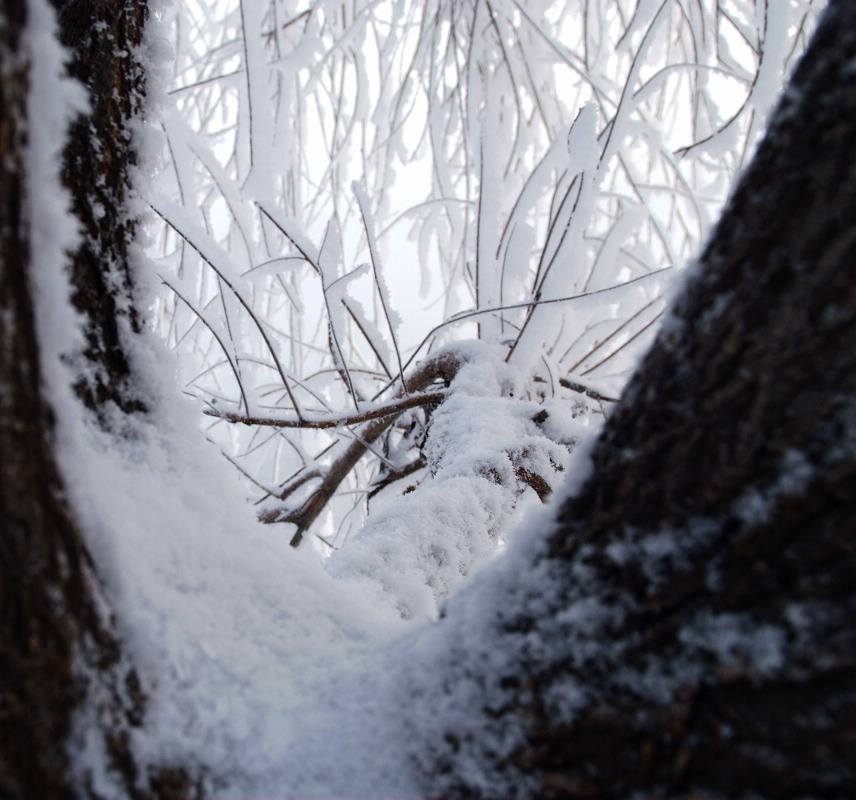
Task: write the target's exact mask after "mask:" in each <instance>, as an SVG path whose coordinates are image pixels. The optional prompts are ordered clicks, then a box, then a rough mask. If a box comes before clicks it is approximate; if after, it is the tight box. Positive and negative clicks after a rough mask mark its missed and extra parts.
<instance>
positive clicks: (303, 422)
mask: <svg viewBox="0 0 856 800" xmlns="http://www.w3.org/2000/svg"><path fill="white" fill-rule="evenodd" d="M445 397H446V393H445V392H430V393H429V394H418V395H410V396H409V397H403V398H401V399H399V400H395V401H393V402H391V403H389V404H387V405H385V406H379V407H377V408H372V409H369V410H368V411H360V412H359V413H357V414H350V415H348V416H332V417H331V416H327V417H322V418H320V419H306V418H305V417H304V418H303V419H276V418H274V417H251V416H247V415H246V414H236V413H234V412H232V411H220V410H218V409H216V408H206V409H205V411H204V412H203V413H205V414H207V415H208V416H209V417H217V418H218V419H223V420H226V422H238V423H240V424H242V425H268V426H270V427H272V428H312V429H315V430H319V429H326V428H338V427H340V426H342V425H360V424H361V423H363V422H369V421H371V420H373V419H382V418H384V417H392V416H398V415H399V414H401V413H402V412H404V411H407V410H408V409H411V408H417V407H419V406H428V405H436V404H437V403H442V402H443V400H444V399H445Z"/></svg>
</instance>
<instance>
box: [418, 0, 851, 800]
mask: <svg viewBox="0 0 856 800" xmlns="http://www.w3.org/2000/svg"><path fill="white" fill-rule="evenodd" d="M854 156H856V5H854V4H853V3H851V2H848V1H845V0H837V1H836V0H833V2H832V3H831V4H830V7H829V9H828V11H827V13H826V15H825V17H824V20H823V22H822V24H821V26H820V28H819V29H818V31H817V33H816V35H815V37H814V40H813V43H812V45H811V46H810V49H809V51H808V53H807V55H806V56H805V58H804V60H803V62H802V63H801V65H800V66H799V68H798V70H797V72H796V74H795V75H794V78H793V81H792V83H791V85H790V87H789V88H788V90H787V91H786V92H785V94H784V97H783V99H782V101H781V103H780V106H779V108H778V110H777V112H776V114H775V115H774V117H773V119H772V121H771V124H770V129H769V133H768V135H767V137H766V139H765V141H764V143H763V144H762V146H761V148H760V150H759V152H758V154H757V155H756V157H755V159H754V161H753V162H752V165H751V167H750V168H749V169H748V170H747V172H746V173H745V175H744V176H743V178H742V180H741V182H740V185H739V187H738V189H737V190H736V192H735V193H734V195H733V197H732V199H731V201H730V203H729V206H728V208H727V210H726V212H725V213H724V215H723V217H722V219H721V221H720V223H719V225H718V226H717V228H716V230H715V232H714V233H713V236H712V239H711V242H710V244H709V246H708V247H707V249H706V251H705V253H704V255H703V256H702V258H701V263H700V264H699V265H698V266H697V267H695V268H693V270H692V274H691V275H690V277H689V278H688V279H687V281H686V285H685V287H684V289H683V291H682V293H681V295H680V297H679V299H678V302H677V303H676V305H675V307H674V308H673V310H672V312H671V316H670V318H669V320H668V321H667V322H666V323H665V325H664V328H663V330H662V332H661V333H660V335H659V338H658V339H657V342H656V344H655V345H654V347H653V348H652V350H651V352H650V353H649V355H648V356H647V358H646V359H645V360H644V362H643V364H642V365H641V367H640V369H639V370H638V372H637V374H636V376H635V378H634V379H633V381H632V382H631V384H630V385H629V387H628V389H627V391H626V393H625V395H624V397H623V399H622V402H621V404H620V407H619V408H618V410H617V411H616V412H615V414H614V416H613V417H612V418H611V419H610V420H609V422H608V423H607V425H606V426H605V428H604V431H603V433H602V435H601V437H600V439H599V441H598V442H597V443H596V444H595V445H594V449H593V451H592V454H591V456H590V470H589V472H588V475H587V477H586V479H585V481H584V482H583V483H582V485H581V486H580V487H579V488H578V490H577V491H576V492H575V493H573V494H572V496H570V497H569V499H568V500H567V501H566V502H565V503H564V504H563V505H562V506H561V507H560V508H559V509H558V510H557V511H556V519H555V520H551V521H550V522H549V523H547V524H548V525H551V526H552V529H551V532H550V533H549V535H548V536H547V537H546V539H545V537H544V531H543V529H542V530H541V531H533V532H532V536H531V537H529V544H528V547H529V550H528V552H523V554H522V555H521V549H522V550H523V551H526V548H527V545H521V546H520V549H518V551H517V556H516V557H514V556H512V558H511V563H510V565H507V566H505V567H502V568H500V569H499V570H496V571H495V573H494V575H493V576H492V577H490V578H487V579H485V580H484V581H483V582H482V585H481V586H476V587H472V589H471V591H469V592H465V593H464V596H463V597H459V598H456V601H453V602H452V603H451V604H450V607H449V609H448V611H447V618H446V620H445V621H444V622H443V623H441V625H439V626H438V628H439V629H441V630H442V629H443V627H446V628H450V630H447V631H446V633H445V634H438V635H443V636H444V637H445V641H446V642H451V643H452V645H451V647H450V649H451V651H452V652H451V654H450V653H448V652H447V653H446V654H445V655H444V656H443V657H442V659H441V665H436V664H435V665H433V666H434V668H436V670H437V671H438V673H440V674H442V676H443V677H442V678H441V679H439V680H440V682H441V686H440V692H441V693H445V694H447V695H450V696H453V697H456V698H458V702H459V703H460V704H461V705H462V706H463V707H465V708H468V709H472V708H473V700H472V698H473V697H477V698H479V699H478V700H477V702H476V704H475V705H476V707H477V708H478V707H480V708H481V711H480V712H479V713H478V714H477V715H476V716H475V717H467V716H461V715H458V716H453V720H454V721H453V722H451V723H450V722H449V718H448V715H447V716H446V718H445V720H444V721H441V724H440V725H439V726H438V727H437V728H435V729H434V736H435V741H434V742H433V743H432V747H431V752H430V753H428V754H426V756H425V761H424V762H423V763H424V765H425V768H426V769H427V770H430V771H431V772H433V773H434V774H439V775H440V776H441V777H440V778H438V779H435V780H434V781H433V782H432V784H431V785H432V786H433V791H434V792H435V793H445V794H446V795H447V796H454V797H460V796H491V797H496V796H503V797H506V796H507V797H512V796H523V797H535V796H537V797H544V798H552V797H555V798H558V797H563V798H572V797H629V796H634V797H637V796H639V797H643V796H644V797H649V796H658V797H659V796H670V797H690V796H692V797H745V796H753V797H842V798H843V797H845V796H851V795H852V791H853V787H854V785H856V761H854V759H853V753H854V743H856V731H854V726H853V722H854V719H856V717H854V711H856V707H854V701H856V584H855V583H854V576H856V550H854V546H853V531H854V527H853V526H854V520H856V495H854V491H853V490H854V486H856V261H854V254H856V158H854ZM539 534H540V535H539ZM521 559H522V561H521ZM485 608H488V609H489V611H488V612H487V614H486V615H485V616H486V619H484V620H482V621H481V622H477V623H476V625H475V626H474V625H473V618H474V617H477V616H478V614H484V609H485ZM456 631H457V632H458V633H457V635H456V634H455V632H456ZM419 669H421V670H425V669H426V667H425V664H424V661H423V662H422V663H421V664H420V667H419ZM410 677H411V680H415V681H416V683H417V685H418V682H419V681H418V680H417V679H413V677H412V676H410ZM423 682H424V681H423ZM418 691H419V690H418V689H417V692H418ZM433 691H437V689H436V687H435V689H434V690H433ZM467 701H468V702H467ZM435 702H436V701H435ZM452 705H454V703H453V704H452ZM444 707H446V706H445V704H444ZM422 724H423V728H424V724H425V719H424V717H423V718H422Z"/></svg>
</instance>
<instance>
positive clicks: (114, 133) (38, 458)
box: [0, 0, 188, 800]
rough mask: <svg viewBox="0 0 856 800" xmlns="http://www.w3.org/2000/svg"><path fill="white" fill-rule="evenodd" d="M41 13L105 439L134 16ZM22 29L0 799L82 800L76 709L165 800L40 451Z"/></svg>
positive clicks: (8, 385)
mask: <svg viewBox="0 0 856 800" xmlns="http://www.w3.org/2000/svg"><path fill="white" fill-rule="evenodd" d="M56 6H57V8H58V9H59V10H60V12H61V13H60V25H61V38H62V39H63V41H64V43H65V44H66V45H67V46H68V47H69V48H70V50H71V53H72V56H73V60H72V64H71V65H70V69H71V71H72V73H73V74H74V76H75V77H76V78H78V79H79V80H80V81H81V82H82V83H83V84H84V86H85V87H86V88H87V89H88V90H89V96H90V102H91V111H90V113H89V114H87V115H81V116H80V118H79V119H78V121H77V122H76V123H75V124H74V126H73V130H72V131H71V132H70V135H69V137H68V145H67V148H66V150H65V154H64V172H63V179H64V183H65V184H66V186H67V187H68V189H69V191H70V193H71V196H72V200H73V210H74V213H75V215H76V217H77V218H78V220H79V221H80V223H81V233H82V236H81V246H80V248H79V249H78V251H77V252H76V253H75V254H73V257H72V264H71V273H70V275H69V276H68V277H69V279H70V281H71V286H72V287H73V293H74V302H75V305H76V306H77V308H78V310H79V311H80V312H81V313H82V314H83V316H84V320H85V329H86V334H85V335H86V344H87V346H86V352H85V353H84V354H81V356H80V358H81V359H82V360H83V362H85V363H86V364H87V366H86V369H84V370H82V373H84V374H87V375H89V376H90V377H89V378H88V379H87V381H86V382H85V383H84V382H81V384H80V385H79V386H78V387H77V390H78V394H79V395H80V397H81V398H82V400H83V402H85V403H86V405H87V406H88V407H89V408H90V409H92V410H93V411H95V412H96V414H97V416H98V417H100V418H101V419H102V422H103V423H104V424H108V420H109V424H111V425H115V423H116V420H117V418H121V414H126V413H133V412H139V411H141V410H143V408H144V403H143V401H142V400H141V399H140V398H139V397H138V396H136V394H135V392H134V390H133V389H132V388H131V387H130V386H129V384H128V381H127V378H128V376H129V375H130V372H131V369H130V366H129V361H128V358H127V357H126V355H125V352H126V351H125V346H124V345H123V338H122V337H123V336H125V335H129V333H132V332H133V331H134V330H136V329H137V328H138V322H137V319H136V317H135V312H134V310H133V308H134V306H133V302H132V300H133V285H132V281H131V278H130V271H129V267H128V248H129V245H130V244H131V242H132V238H133V234H134V224H135V223H134V219H133V217H132V216H129V214H128V213H127V209H126V201H127V192H128V188H129V186H130V179H131V171H132V169H133V166H134V165H135V163H136V151H135V149H134V143H133V141H132V135H131V123H130V121H131V120H132V118H133V117H134V115H136V114H138V113H139V111H140V109H141V106H142V103H143V101H144V99H145V91H144V90H145V82H144V73H143V69H142V66H141V64H140V63H139V62H138V55H137V54H138V53H139V45H140V42H141V40H142V34H143V27H144V24H145V21H146V16H147V9H146V4H145V2H142V0H109V1H108V2H89V0H79V2H60V0H57V2H56ZM30 13H31V7H30V6H28V4H26V3H21V2H14V1H12V0H3V2H2V4H0V163H2V164H3V169H2V171H0V220H2V225H0V453H2V454H3V455H2V461H0V570H2V573H0V575H2V577H0V610H2V611H1V612H0V613H2V616H0V637H2V648H0V795H2V796H3V797H10V798H16V797H17V798H45V799H46V800H47V799H48V798H70V797H73V796H76V795H77V794H78V793H84V792H88V789H87V787H86V786H85V778H83V784H84V785H82V784H81V782H80V781H78V782H77V785H76V786H72V781H71V780H70V777H69V770H70V767H71V765H70V764H69V758H68V753H67V749H66V748H67V743H68V739H69V735H70V733H71V730H72V719H73V715H74V714H75V712H77V711H79V710H80V709H81V707H82V705H83V704H84V703H85V704H86V706H87V709H88V718H89V719H90V720H92V721H94V724H96V725H97V726H98V728H99V731H98V733H99V735H100V736H102V737H103V743H104V749H105V752H106V755H107V759H108V761H109V763H110V765H111V767H112V768H113V769H114V770H115V771H116V774H117V776H118V777H119V780H120V782H123V783H124V786H125V787H126V790H127V791H126V795H127V796H128V797H134V798H144V797H164V798H166V797H175V798H178V797H181V796H184V795H186V794H187V789H188V783H187V780H186V778H185V777H184V776H183V775H182V774H180V773H176V772H175V771H160V772H157V771H155V772H153V773H152V774H151V775H150V776H148V781H147V782H148V785H149V788H150V791H147V790H144V789H140V788H139V786H138V777H139V776H138V768H137V765H136V764H135V762H134V758H133V755H132V754H131V753H130V751H129V747H128V730H129V728H131V727H133V726H136V725H140V724H141V722H142V718H143V714H144V709H145V697H144V694H143V691H142V689H141V687H140V685H139V680H138V678H137V675H136V673H135V671H134V669H133V667H132V665H129V664H128V663H127V662H126V661H125V660H124V659H123V657H122V654H121V648H120V646H119V643H118V641H117V639H116V637H115V635H114V633H113V620H112V618H111V615H110V612H109V604H108V603H107V601H106V600H105V597H104V596H103V593H102V591H101V588H100V585H99V581H98V577H97V574H96V570H95V567H94V565H93V563H92V559H91V557H90V556H89V553H88V552H87V549H86V545H85V544H84V540H83V537H82V536H81V531H80V529H79V527H78V525H77V523H76V521H75V519H74V515H73V513H72V510H71V509H70V508H69V505H68V503H67V501H66V500H65V496H64V488H63V481H62V477H61V474H60V471H59V469H58V465H57V461H56V458H55V454H54V450H53V448H54V440H53V413H52V410H51V407H50V402H49V399H47V398H45V397H44V396H43V385H42V381H43V379H42V375H43V370H42V364H41V358H42V354H40V352H39V349H38V344H37V342H38V337H37V327H36V319H35V309H34V298H33V294H32V291H33V283H32V277H31V275H30V266H31V264H30V261H31V247H32V240H31V226H30V219H29V209H28V206H27V202H28V201H27V175H26V157H27V146H28V119H27V97H28V91H29V88H30V82H31V81H30V77H31V58H32V56H33V54H32V53H30V52H28V51H27V46H26V31H27V23H28V16H29V14H30ZM54 133H55V135H58V134H59V133H60V132H59V131H56V132H54ZM63 279H64V278H63V277H62V276H61V275H60V273H59V272H58V273H57V280H63ZM125 320H127V324H125ZM111 406H115V407H116V408H118V409H119V411H120V413H119V414H118V415H117V414H116V413H115V412H114V411H111V410H110V407H111ZM105 609H107V610H106V611H105ZM143 785H145V781H144V782H143ZM88 793H89V794H91V792H88Z"/></svg>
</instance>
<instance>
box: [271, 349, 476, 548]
mask: <svg viewBox="0 0 856 800" xmlns="http://www.w3.org/2000/svg"><path fill="white" fill-rule="evenodd" d="M461 364H462V359H461V357H460V356H458V355H455V354H453V353H443V354H442V355H439V356H436V357H434V358H432V359H430V360H428V361H425V362H423V363H422V364H421V365H420V366H419V368H418V369H417V370H416V371H415V372H414V373H413V374H412V375H411V377H410V378H409V379H408V380H407V391H408V392H410V393H412V394H415V393H418V392H422V391H424V390H425V389H426V388H427V387H428V386H430V385H431V384H432V383H434V382H435V381H438V380H442V381H443V382H445V383H446V384H448V383H449V382H450V381H451V380H452V379H453V378H454V377H455V375H456V374H457V372H458V370H459V369H460V367H461ZM438 394H440V400H442V399H443V398H444V397H445V394H443V393H438ZM420 396H421V397H424V396H426V395H417V397H420ZM398 397H399V398H401V399H402V400H405V399H410V398H403V397H401V394H399V395H398ZM398 407H399V408H400V410H401V411H405V410H407V406H404V405H399V406H398ZM411 407H412V406H411ZM385 408H390V405H387V406H385ZM395 419H396V415H394V414H391V415H388V416H385V417H383V418H381V419H375V420H373V421H370V422H368V424H367V425H366V426H365V427H364V428H362V429H361V430H360V431H359V433H358V435H357V436H356V438H355V439H354V441H353V442H351V443H350V444H349V445H348V447H347V449H346V450H345V452H344V453H342V455H341V456H339V458H337V459H336V460H335V461H334V462H333V463H332V464H331V465H330V468H329V469H328V471H327V473H326V475H325V476H324V478H323V480H322V481H321V484H320V485H319V487H318V488H317V489H316V490H315V491H314V492H313V493H312V494H311V495H310V496H309V497H308V498H307V500H306V501H305V502H304V503H303V505H302V506H301V507H300V508H299V509H297V510H296V511H290V510H288V509H285V508H274V509H271V510H269V511H267V512H265V513H263V514H262V515H261V516H260V517H259V518H260V519H261V521H262V522H293V523H294V524H295V525H297V530H296V531H295V533H294V535H293V536H292V537H291V545H292V547H297V546H298V545H299V544H300V542H301V541H302V539H303V534H304V533H305V531H306V530H307V529H308V528H309V527H310V526H311V525H312V523H313V522H315V520H316V519H318V516H319V515H320V514H321V512H322V511H323V510H324V507H325V506H326V505H327V503H328V502H329V501H330V498H332V497H333V495H334V494H335V493H336V490H337V489H338V488H339V485H340V484H341V483H342V481H343V480H345V478H346V477H347V475H348V473H349V472H350V471H351V470H352V469H353V468H354V467H355V466H356V465H357V462H359V460H360V459H361V458H362V457H363V455H364V454H365V452H366V450H367V449H368V447H369V445H371V443H372V442H374V441H376V440H377V439H378V438H379V437H380V436H381V435H382V434H383V433H384V431H386V429H387V428H389V426H390V425H392V424H393V422H395ZM339 424H343V423H341V422H340V423H339Z"/></svg>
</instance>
